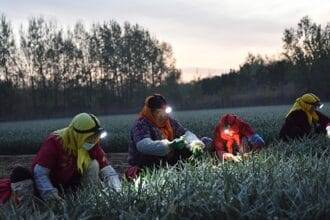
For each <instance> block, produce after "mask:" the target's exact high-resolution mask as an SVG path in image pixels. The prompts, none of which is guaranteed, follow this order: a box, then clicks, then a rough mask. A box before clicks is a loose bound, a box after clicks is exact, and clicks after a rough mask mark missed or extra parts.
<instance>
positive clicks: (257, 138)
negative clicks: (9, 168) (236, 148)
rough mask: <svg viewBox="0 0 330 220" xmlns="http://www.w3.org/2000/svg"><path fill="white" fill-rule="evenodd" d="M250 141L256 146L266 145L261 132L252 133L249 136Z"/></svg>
mask: <svg viewBox="0 0 330 220" xmlns="http://www.w3.org/2000/svg"><path fill="white" fill-rule="evenodd" d="M248 142H249V143H250V144H251V145H252V146H254V147H262V146H263V145H265V141H264V139H262V137H261V136H260V135H259V134H254V135H251V136H250V137H249V138H248Z"/></svg>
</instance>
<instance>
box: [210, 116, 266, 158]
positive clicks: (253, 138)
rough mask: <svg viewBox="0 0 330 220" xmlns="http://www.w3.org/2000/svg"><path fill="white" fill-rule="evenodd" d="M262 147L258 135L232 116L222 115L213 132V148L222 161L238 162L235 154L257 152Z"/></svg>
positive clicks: (263, 143) (243, 122)
mask: <svg viewBox="0 0 330 220" xmlns="http://www.w3.org/2000/svg"><path fill="white" fill-rule="evenodd" d="M264 145H265V142H264V140H263V139H262V138H261V137H260V135H258V134H256V133H255V131H254V130H253V129H252V127H251V126H250V125H249V124H248V123H246V122H245V121H243V120H242V119H241V118H239V117H238V116H236V115H233V114H227V115H224V116H223V117H222V118H221V119H220V120H219V122H218V124H217V126H216V128H215V131H214V139H213V146H214V149H215V151H216V154H217V156H218V157H219V158H220V159H223V160H234V161H239V160H240V157H237V156H236V155H237V153H239V154H244V153H247V152H249V151H251V150H259V149H260V148H261V147H262V146H264Z"/></svg>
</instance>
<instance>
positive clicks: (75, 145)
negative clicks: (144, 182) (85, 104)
mask: <svg viewBox="0 0 330 220" xmlns="http://www.w3.org/2000/svg"><path fill="white" fill-rule="evenodd" d="M105 136H106V132H105V130H104V129H103V128H102V127H101V126H100V121H99V120H98V119H97V118H96V117H95V116H94V115H92V114H88V113H81V114H78V115H76V116H75V117H74V118H73V120H72V121H71V123H70V124H69V126H68V127H66V128H63V129H60V130H57V131H55V132H53V133H51V134H50V135H49V136H48V137H47V138H46V140H45V141H44V143H43V144H42V146H41V148H40V149H39V151H38V153H37V155H36V157H35V158H34V160H33V163H32V171H33V177H34V180H35V184H36V188H37V190H38V192H39V194H40V196H41V198H42V199H44V200H52V199H59V200H60V199H61V197H60V189H62V188H63V189H64V190H66V189H75V188H76V187H78V186H80V185H84V184H95V183H98V182H99V180H100V179H102V180H103V182H104V183H105V184H106V185H107V186H110V187H112V188H114V189H115V190H117V191H119V190H120V189H121V183H120V180H119V178H118V174H117V173H116V171H115V170H114V169H113V168H112V167H111V166H110V165H109V161H108V159H107V157H106V154H105V153H104V151H103V150H102V148H101V146H100V139H102V138H104V137H105ZM99 177H100V178H99Z"/></svg>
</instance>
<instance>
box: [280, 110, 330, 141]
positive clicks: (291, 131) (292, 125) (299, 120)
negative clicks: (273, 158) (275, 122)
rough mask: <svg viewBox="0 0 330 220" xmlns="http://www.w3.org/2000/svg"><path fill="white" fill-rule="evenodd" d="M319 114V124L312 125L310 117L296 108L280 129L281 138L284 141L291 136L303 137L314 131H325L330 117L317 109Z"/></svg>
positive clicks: (292, 137)
mask: <svg viewBox="0 0 330 220" xmlns="http://www.w3.org/2000/svg"><path fill="white" fill-rule="evenodd" d="M316 114H317V115H318V116H319V121H318V123H317V124H313V125H310V124H309V123H308V118H307V115H306V113H305V112H304V111H303V110H296V111H293V112H291V114H289V115H288V117H287V118H286V119H285V122H284V124H283V126H282V128H281V131H280V138H281V139H282V140H284V141H288V140H289V138H291V139H294V138H301V137H304V136H306V135H308V134H310V133H312V132H313V131H314V132H315V133H325V132H326V126H327V124H328V123H330V119H329V118H328V117H327V116H325V115H324V114H322V113H321V112H319V111H316Z"/></svg>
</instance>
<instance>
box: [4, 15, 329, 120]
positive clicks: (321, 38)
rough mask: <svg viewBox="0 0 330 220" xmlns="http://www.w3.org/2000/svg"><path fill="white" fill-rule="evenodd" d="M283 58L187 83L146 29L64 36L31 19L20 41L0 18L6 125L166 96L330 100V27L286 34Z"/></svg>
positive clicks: (190, 100)
mask: <svg viewBox="0 0 330 220" xmlns="http://www.w3.org/2000/svg"><path fill="white" fill-rule="evenodd" d="M282 40H283V53H282V56H281V58H280V59H271V58H268V57H262V56H260V55H253V54H249V55H248V56H247V59H246V60H245V62H244V63H243V64H242V65H240V67H239V69H238V70H230V71H229V72H228V73H224V74H221V75H219V76H216V77H212V78H207V79H201V80H196V81H193V82H189V83H185V84H183V83H180V81H179V80H180V76H181V71H180V70H179V69H178V68H176V66H175V58H174V56H173V53H172V49H171V46H170V44H168V43H166V42H160V41H159V40H157V39H156V38H155V37H153V36H151V34H150V32H149V31H148V30H146V29H144V28H143V27H141V26H140V25H138V24H134V25H133V24H130V23H128V22H126V23H124V24H123V25H120V24H119V23H117V22H116V21H107V22H103V23H95V24H93V25H91V26H90V27H86V26H85V25H84V24H83V23H81V22H78V23H76V24H75V25H74V26H73V27H71V28H66V29H64V28H63V27H61V26H58V24H57V23H56V22H52V21H47V20H45V19H44V18H42V17H36V18H31V19H29V20H28V24H27V25H26V26H21V27H20V29H19V30H18V34H14V30H13V27H12V25H11V23H10V21H9V20H8V19H7V18H6V16H5V15H1V16H0V106H1V108H0V119H1V120H14V119H29V118H44V117H61V116H69V115H70V116H71V115H72V114H74V113H77V112H81V111H87V112H94V113H96V114H109V113H125V112H132V111H137V110H138V109H139V108H140V106H141V105H142V103H143V100H144V97H145V96H146V95H148V94H150V93H153V92H160V93H162V94H164V95H165V96H167V97H168V99H169V100H170V101H171V102H172V103H174V104H175V105H176V107H177V108H179V109H180V108H181V109H194V108H214V107H229V106H242V105H267V104H283V103H287V102H292V101H293V100H294V99H295V98H296V97H297V96H299V95H301V94H302V93H303V92H306V91H313V92H315V93H317V94H318V95H319V96H321V98H323V99H327V100H329V97H330V90H329V88H330V25H329V24H328V25H326V27H322V26H321V25H319V24H316V23H314V22H312V20H311V19H310V18H308V17H304V18H302V19H301V20H300V22H299V23H298V25H297V27H296V28H289V29H286V30H284V33H283V39H282Z"/></svg>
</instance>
